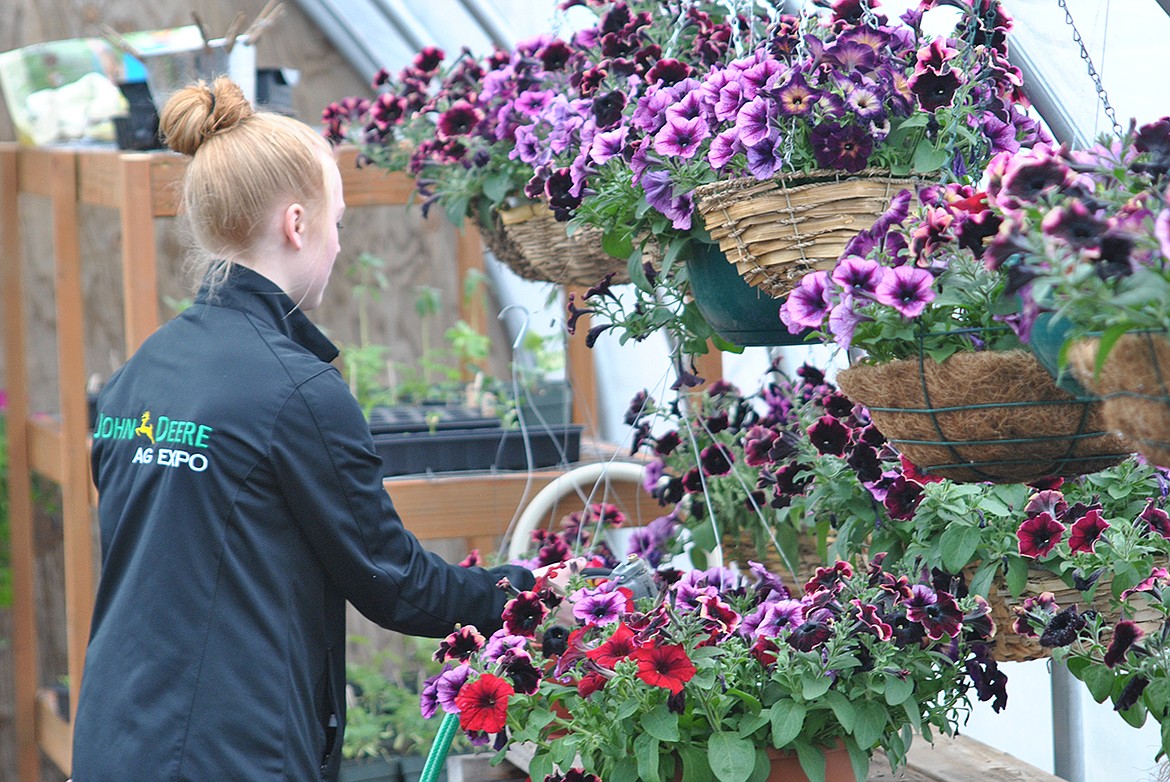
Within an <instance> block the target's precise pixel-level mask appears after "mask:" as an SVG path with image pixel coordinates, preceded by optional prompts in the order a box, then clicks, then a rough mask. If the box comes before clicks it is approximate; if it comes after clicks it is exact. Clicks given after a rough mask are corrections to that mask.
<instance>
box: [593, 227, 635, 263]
mask: <svg viewBox="0 0 1170 782" xmlns="http://www.w3.org/2000/svg"><path fill="white" fill-rule="evenodd" d="M601 249H602V250H604V251H605V253H606V255H611V256H613V257H614V258H629V257H630V254H631V253H632V252H634V240H633V238H632V237H631V236H630V234H629V232H628V231H620V230H618V231H612V232H609V233H605V234H602V236H601Z"/></svg>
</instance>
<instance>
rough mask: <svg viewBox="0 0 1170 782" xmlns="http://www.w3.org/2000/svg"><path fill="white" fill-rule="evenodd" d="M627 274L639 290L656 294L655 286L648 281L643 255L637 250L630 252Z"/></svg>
mask: <svg viewBox="0 0 1170 782" xmlns="http://www.w3.org/2000/svg"><path fill="white" fill-rule="evenodd" d="M626 272H627V273H628V274H629V275H630V282H632V283H634V285H635V287H637V288H638V290H643V291H646V293H654V286H653V285H651V284H650V280H648V279H646V270H645V269H643V268H642V253H641V251H639V250H638V249H636V248H635V249H634V250H633V251H632V252H630V257H629V259H628V260H627V261H626Z"/></svg>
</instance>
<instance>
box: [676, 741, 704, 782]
mask: <svg viewBox="0 0 1170 782" xmlns="http://www.w3.org/2000/svg"><path fill="white" fill-rule="evenodd" d="M678 754H679V755H680V756H681V757H682V782H711V764H710V763H709V762H708V761H707V753H706V752H704V751H703V750H702V749H700V748H699V747H695V746H692V745H689V744H688V745H684V746H682V747H679V750H678Z"/></svg>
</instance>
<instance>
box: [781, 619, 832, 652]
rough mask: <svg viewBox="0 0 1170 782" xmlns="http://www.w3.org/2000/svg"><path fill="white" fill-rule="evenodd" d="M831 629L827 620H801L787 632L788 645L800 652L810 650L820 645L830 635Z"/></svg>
mask: <svg viewBox="0 0 1170 782" xmlns="http://www.w3.org/2000/svg"><path fill="white" fill-rule="evenodd" d="M832 634H833V630H832V628H831V627H830V626H829V623H828V622H827V621H809V622H802V623H801V624H799V625H797V626H796V627H793V628H792V631H791V632H790V633H789V634H788V638H787V640H788V645H789V646H791V647H792V648H793V649H796V650H797V651H801V652H811V651H812V650H813V649H816V648H817V647H819V646H822V645H823V644H824V643H825V642H826V641H828V640H829V638H830V637H831V636H832Z"/></svg>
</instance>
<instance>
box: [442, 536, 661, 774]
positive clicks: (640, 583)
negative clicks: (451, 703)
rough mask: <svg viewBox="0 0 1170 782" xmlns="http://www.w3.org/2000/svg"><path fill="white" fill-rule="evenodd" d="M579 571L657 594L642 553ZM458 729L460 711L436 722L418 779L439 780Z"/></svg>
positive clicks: (638, 594)
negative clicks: (431, 742) (615, 563)
mask: <svg viewBox="0 0 1170 782" xmlns="http://www.w3.org/2000/svg"><path fill="white" fill-rule="evenodd" d="M581 575H583V576H585V577H586V578H608V579H609V580H610V581H614V582H616V583H617V585H618V586H620V587H625V588H626V589H628V590H630V592H631V593H632V594H633V596H634V598H635V599H637V598H640V597H651V596H653V595H654V594H656V592H657V590H658V587H657V586H656V585H655V583H654V570H653V568H651V567H650V565H649V564H648V563H647V562H646V560H644V559H642V558H641V557H638V556H634V555H631V556H630V557H629V558H628V559H627V560H626V561H625V562H623V563H621V564H620V565H618V566H617V567H615V568H613V569H610V568H584V569H583V570H582V571H581ZM457 730H459V715H458V714H446V715H444V717H443V721H442V722H441V723H439V732H438V734H436V736H435V741H434V743H433V744H431V751H430V752H429V753H427V759H426V763H424V764H423V770H422V774H421V775H420V777H419V782H438V779H439V774H440V773H441V772H442V770H443V765H444V764H445V763H446V762H447V753H448V752H450V750H451V742H452V741H454V740H455V732H456V731H457Z"/></svg>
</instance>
